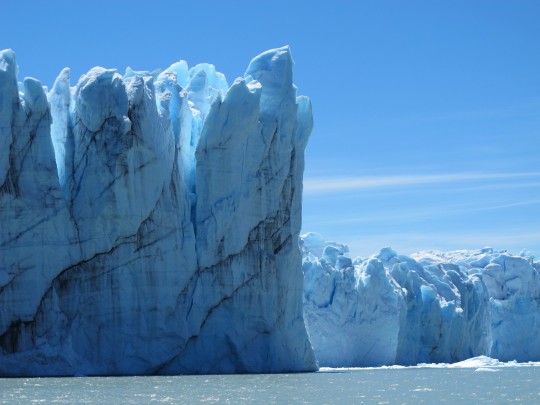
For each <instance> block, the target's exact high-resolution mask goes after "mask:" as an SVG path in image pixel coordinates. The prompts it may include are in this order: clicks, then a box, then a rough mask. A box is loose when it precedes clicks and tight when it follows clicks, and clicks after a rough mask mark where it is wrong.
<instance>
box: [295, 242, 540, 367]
mask: <svg viewBox="0 0 540 405" xmlns="http://www.w3.org/2000/svg"><path fill="white" fill-rule="evenodd" d="M300 244H301V248H302V253H303V266H302V268H303V272H304V317H305V321H306V326H307V329H308V333H309V337H310V341H311V343H312V345H313V349H314V351H315V355H316V357H317V359H318V361H319V365H320V366H323V367H374V366H383V365H395V364H398V365H415V364H421V363H456V362H460V361H463V360H466V359H469V358H475V357H478V356H489V357H493V358H496V359H498V360H500V361H506V362H508V361H513V360H517V361H520V362H524V361H538V360H540V333H539V332H540V330H539V327H540V326H539V325H540V307H539V303H540V295H539V293H540V278H539V271H540V262H538V261H537V260H536V259H535V258H534V257H531V256H512V255H510V254H509V253H508V252H506V251H495V250H493V249H491V248H485V249H481V250H476V251H465V250H462V251H454V252H439V251H431V252H419V253H415V254H412V255H410V256H405V255H399V254H397V253H396V252H395V251H393V250H392V249H391V248H384V249H381V250H380V251H379V252H377V253H376V254H375V255H373V256H371V257H369V258H365V259H362V258H357V259H355V260H354V261H353V260H351V259H350V258H349V257H348V248H347V246H345V245H342V244H339V243H336V242H327V241H325V240H324V239H323V238H322V237H321V236H320V235H318V234H315V233H307V234H304V235H302V236H301V239H300Z"/></svg>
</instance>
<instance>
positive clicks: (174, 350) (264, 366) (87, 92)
mask: <svg viewBox="0 0 540 405" xmlns="http://www.w3.org/2000/svg"><path fill="white" fill-rule="evenodd" d="M292 66H293V60H292V57H291V54H290V51H289V48H288V47H283V48H279V49H274V50H270V51H268V52H265V53H263V54H261V55H259V56H257V57H256V58H254V59H253V60H252V61H251V63H250V64H249V66H248V68H247V70H246V73H245V75H244V76H243V77H241V78H238V79H236V80H235V81H234V82H233V84H232V85H230V86H229V85H228V83H227V81H226V79H225V77H224V75H223V74H221V73H219V72H218V71H217V70H216V69H215V67H214V66H213V65H210V64H199V65H196V66H194V67H191V68H188V65H187V64H186V62H184V61H180V62H177V63H175V64H173V65H172V66H170V67H169V68H168V69H165V70H163V71H161V72H159V73H157V72H153V73H151V72H145V71H141V72H139V71H134V70H132V69H129V68H128V69H127V71H126V72H125V74H124V75H121V74H119V73H118V72H117V71H116V70H113V69H105V68H101V67H96V68H93V69H92V70H90V71H89V72H88V73H86V74H85V75H83V76H82V77H81V78H80V79H79V80H78V82H77V83H76V85H75V86H72V84H71V78H70V71H69V69H64V70H63V71H62V72H61V73H60V75H59V76H58V78H57V80H56V82H55V83H54V86H53V87H52V89H51V90H50V91H46V89H44V88H43V87H42V85H41V84H40V83H39V81H37V80H35V79H32V78H25V79H24V81H23V82H22V83H18V82H17V64H16V60H15V54H14V52H13V51H11V50H5V51H2V52H1V53H0V223H1V229H0V374H1V375H3V376H32V375H39V376H45V375H124V374H130V375H134V374H135V375H137V374H141V375H142V374H180V373H232V372H280V371H311V370H315V369H316V367H317V364H316V360H315V356H314V353H313V350H312V348H311V344H310V343H309V340H308V336H307V333H306V329H305V325H304V320H303V312H302V311H303V307H302V286H303V281H302V280H303V279H302V271H301V260H302V258H301V253H300V250H299V248H298V235H299V232H300V225H301V217H300V215H301V214H300V210H301V193H302V173H303V166H304V158H303V156H304V148H305V146H306V143H307V139H308V137H309V134H310V132H311V128H312V114H311V106H310V102H309V99H307V98H306V97H303V96H297V95H296V87H295V86H294V85H293V82H292Z"/></svg>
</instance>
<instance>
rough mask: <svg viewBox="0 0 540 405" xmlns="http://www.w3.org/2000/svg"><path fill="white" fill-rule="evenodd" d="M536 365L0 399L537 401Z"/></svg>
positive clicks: (16, 388)
mask: <svg viewBox="0 0 540 405" xmlns="http://www.w3.org/2000/svg"><path fill="white" fill-rule="evenodd" d="M539 382H540V367H505V368H476V369H475V368H397V369H395V368H379V369H354V370H326V371H322V372H317V373H301V374H259V375H210V376H209V375H204V376H176V377H76V378H13V379H0V403H1V404H19V403H20V404H40V403H41V404H119V403H122V404H153V403H166V404H198V403H201V404H213V403H225V404H227V403H230V404H238V403H259V404H260V403H280V404H283V403H300V404H301V403H309V404H332V403H354V404H388V403H390V404H396V403H399V404H419V403H427V404H434V403H458V402H459V403H471V404H478V403H494V402H495V403H506V402H518V403H540V384H539Z"/></svg>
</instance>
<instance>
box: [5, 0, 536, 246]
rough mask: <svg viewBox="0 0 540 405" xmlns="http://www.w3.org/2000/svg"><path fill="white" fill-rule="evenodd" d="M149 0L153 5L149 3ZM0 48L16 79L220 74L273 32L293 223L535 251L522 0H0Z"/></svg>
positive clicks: (372, 240) (373, 241)
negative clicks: (303, 108)
mask: <svg viewBox="0 0 540 405" xmlns="http://www.w3.org/2000/svg"><path fill="white" fill-rule="evenodd" d="M157 4H159V6H157ZM1 10H2V13H1V14H2V17H1V23H0V48H2V49H3V48H12V49H14V50H15V52H16V53H17V59H18V63H19V67H20V69H19V73H20V79H22V78H23V77H24V76H32V77H36V78H38V79H40V80H41V81H42V83H43V84H44V85H49V86H50V85H51V84H52V83H53V81H54V78H55V77H56V75H57V74H58V73H59V72H60V70H61V69H62V68H63V67H65V66H70V67H71V68H72V81H73V83H72V84H75V82H76V80H77V78H78V77H79V76H80V75H81V74H83V73H84V72H86V71H87V70H89V69H90V68H91V67H93V66H95V65H101V66H104V67H116V68H118V69H119V70H120V71H121V72H123V70H124V69H125V68H126V67H127V66H131V67H133V68H134V69H140V70H143V69H146V70H152V69H154V68H157V67H166V66H168V65H170V64H171V63H172V62H174V61H176V60H178V59H185V60H187V61H188V63H190V65H193V64H196V63H199V62H211V63H214V64H215V65H216V66H217V68H218V69H219V70H221V71H222V72H223V73H225V74H226V76H227V78H228V79H229V82H232V81H233V80H234V78H235V77H237V76H240V75H242V74H243V72H244V70H245V68H246V66H247V64H248V62H249V60H250V59H251V58H252V57H253V56H255V55H257V54H259V53H260V52H262V51H264V50H266V49H270V48H275V47H278V46H282V45H285V44H289V45H290V46H291V48H292V52H293V57H294V59H295V61H296V66H295V72H294V74H295V82H296V84H297V86H298V88H299V93H300V94H305V95H308V96H310V97H311V99H312V102H313V108H314V114H315V128H314V130H313V133H312V137H311V140H310V144H309V145H308V149H307V151H306V171H305V180H306V182H305V194H304V231H315V232H318V233H321V234H322V235H323V236H324V237H325V238H327V239H332V240H337V241H340V242H343V243H347V244H348V245H349V246H350V248H351V252H352V254H353V255H362V256H366V255H369V254H371V253H374V252H375V251H376V250H377V249H379V248H380V247H383V246H392V247H393V248H394V249H396V250H398V251H399V252H402V253H410V252H412V251H416V250H422V249H443V250H449V249H468V248H481V247H483V246H487V245H489V246H493V247H494V248H499V249H508V250H510V251H512V252H514V253H519V252H520V251H521V249H522V248H526V249H528V250H530V251H531V252H533V253H534V254H536V255H540V41H539V38H540V24H538V21H540V2H538V1H524V0H515V1H503V0H489V1H488V0H486V1H472V0H467V1H459V0H457V1H437V0H429V1H428V0H425V1H413V0H409V1H384V0H383V1H369V2H368V1H339V0H335V1H331V2H328V1H316V2H315V1H292V0H289V1H281V0H277V1H273V2H259V1H255V0H252V1H234V0H233V1H229V2H225V1H219V2H218V1H206V2H184V1H160V2H159V3H157V2H155V3H154V2H148V1H145V2H142V1H129V2H128V1H125V2H122V1H116V2H115V1H99V0H98V1H92V2H68V1H57V0H50V1H47V2H45V1H24V0H22V1H21V0H19V1H13V0H2V4H1Z"/></svg>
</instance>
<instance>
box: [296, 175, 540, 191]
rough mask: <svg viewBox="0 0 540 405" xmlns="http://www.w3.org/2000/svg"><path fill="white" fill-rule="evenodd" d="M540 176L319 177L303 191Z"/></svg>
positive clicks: (348, 189)
mask: <svg viewBox="0 0 540 405" xmlns="http://www.w3.org/2000/svg"><path fill="white" fill-rule="evenodd" d="M531 177H540V172H522V173H450V174H434V175H395V176H372V177H320V178H307V179H305V180H304V193H306V194H311V193H325V192H337V191H354V190H365V189H373V188H381V187H403V186H411V185H427V184H447V183H462V182H470V181H501V180H511V179H517V178H531Z"/></svg>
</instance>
